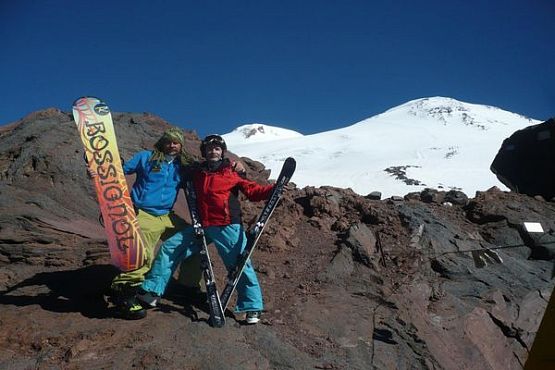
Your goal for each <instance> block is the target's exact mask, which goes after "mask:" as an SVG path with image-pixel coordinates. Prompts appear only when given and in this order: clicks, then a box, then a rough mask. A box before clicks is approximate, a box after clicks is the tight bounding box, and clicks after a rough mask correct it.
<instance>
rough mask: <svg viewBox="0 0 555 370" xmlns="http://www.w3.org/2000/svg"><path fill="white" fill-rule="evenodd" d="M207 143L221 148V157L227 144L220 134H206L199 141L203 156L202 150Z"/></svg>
mask: <svg viewBox="0 0 555 370" xmlns="http://www.w3.org/2000/svg"><path fill="white" fill-rule="evenodd" d="M208 144H213V145H216V146H219V147H220V148H222V157H223V154H224V152H225V151H226V150H227V145H226V143H225V140H224V138H223V137H221V136H220V135H208V136H207V137H205V138H204V139H203V140H202V142H201V143H200V153H201V154H202V156H203V157H205V153H204V151H205V150H206V146H207V145H208Z"/></svg>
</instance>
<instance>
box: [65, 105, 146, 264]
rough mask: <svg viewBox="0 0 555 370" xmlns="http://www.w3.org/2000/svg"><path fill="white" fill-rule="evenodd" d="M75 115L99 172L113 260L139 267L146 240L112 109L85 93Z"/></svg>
mask: <svg viewBox="0 0 555 370" xmlns="http://www.w3.org/2000/svg"><path fill="white" fill-rule="evenodd" d="M73 118H74V120H75V123H76V124H77V129H78V130H79V134H80V135H81V140H82V141H83V145H84V147H85V156H86V160H87V162H88V165H89V168H90V169H91V170H92V171H94V172H96V173H97V174H98V176H95V177H93V179H92V181H93V183H94V188H95V191H96V195H97V198H98V204H99V205H100V211H101V215H102V219H103V220H104V224H103V226H104V228H105V230H106V234H107V238H108V247H109V249H110V255H111V257H112V263H113V264H114V265H115V266H116V267H118V268H119V269H120V270H122V271H132V270H136V269H138V268H140V267H141V266H143V263H144V244H143V239H142V237H141V232H140V229H139V223H138V221H137V217H136V214H135V210H134V209H133V202H132V201H131V197H130V196H129V188H128V187H127V182H126V181H125V175H124V173H123V168H122V162H121V158H120V156H119V152H118V146H117V142H116V135H115V132H114V125H113V123H112V115H111V114H110V109H109V108H108V106H107V105H106V104H105V103H104V102H102V101H101V100H100V99H98V98H94V97H83V98H79V99H77V100H75V102H73Z"/></svg>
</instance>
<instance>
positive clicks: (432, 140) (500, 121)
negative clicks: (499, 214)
mask: <svg viewBox="0 0 555 370" xmlns="http://www.w3.org/2000/svg"><path fill="white" fill-rule="evenodd" d="M538 123H540V121H537V120H533V119H529V118H526V117H523V116H521V115H518V114H515V113H511V112H507V111H504V110H502V109H499V108H496V107H491V106H485V105H478V104H470V103H464V102H461V101H458V100H455V99H451V98H444V97H432V98H423V99H417V100H412V101H410V102H407V103H405V104H402V105H399V106H397V107H394V108H392V109H389V110H388V111H386V112H384V113H382V114H379V115H377V116H373V117H371V118H368V119H365V120H363V121H361V122H358V123H356V124H354V125H351V126H348V127H345V128H341V129H337V130H332V131H326V132H321V133H318V134H313V135H306V136H303V135H301V134H299V133H298V132H295V131H290V130H285V129H280V128H278V127H272V126H268V125H263V124H252V125H245V126H241V127H239V128H237V129H235V130H234V131H233V132H231V133H229V134H226V135H224V138H225V140H226V142H227V143H228V147H229V148H230V150H231V151H233V152H234V153H236V154H238V155H241V156H246V157H249V158H252V159H255V160H257V161H260V162H262V163H264V165H265V166H266V167H267V168H270V169H271V170H272V174H273V176H277V174H278V173H279V169H280V167H281V164H282V163H283V161H284V159H285V158H286V157H289V156H291V157H294V158H295V159H296V160H297V172H296V173H295V175H294V177H293V182H295V183H296V184H297V185H299V186H301V187H303V186H307V185H313V186H323V185H331V186H336V187H341V188H352V189H353V190H354V191H356V192H357V193H359V194H363V195H365V194H368V193H369V192H371V191H376V190H377V191H380V192H382V195H383V197H389V196H391V195H404V194H406V193H409V192H412V191H420V190H422V189H424V188H427V187H429V188H435V189H441V190H450V189H459V190H462V191H464V192H465V193H466V194H467V195H469V196H474V194H475V192H476V191H477V190H486V189H488V188H490V187H492V186H494V185H495V186H498V187H500V188H503V189H505V187H504V186H503V185H502V184H501V183H500V182H499V181H498V180H497V178H496V177H495V175H494V174H493V173H491V171H490V170H489V166H490V164H491V162H492V161H493V158H494V157H495V155H496V153H497V151H498V150H499V147H500V146H501V143H502V142H503V140H504V139H505V138H506V137H508V136H509V135H511V134H512V133H513V132H514V131H516V130H519V129H522V128H524V127H526V126H529V125H533V124H538Z"/></svg>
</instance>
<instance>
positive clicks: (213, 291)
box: [185, 180, 225, 328]
mask: <svg viewBox="0 0 555 370" xmlns="http://www.w3.org/2000/svg"><path fill="white" fill-rule="evenodd" d="M185 197H186V198H187V205H188V207H189V213H190V215H191V222H192V224H193V229H194V231H195V235H196V237H197V238H198V240H199V242H200V244H201V250H200V267H201V269H202V276H203V278H204V284H205V286H206V298H207V301H208V308H209V310H210V320H209V322H210V325H211V326H212V327H215V328H221V327H222V326H224V325H225V314H224V312H225V309H224V308H223V307H222V303H221V300H220V295H219V294H218V289H217V287H216V280H215V279H214V270H213V269H212V261H211V260H210V253H209V252H208V245H207V243H206V236H205V235H204V229H203V228H202V224H201V221H200V216H199V214H198V210H197V195H196V192H195V188H194V185H193V182H192V181H190V180H189V181H186V182H185Z"/></svg>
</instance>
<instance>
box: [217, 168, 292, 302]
mask: <svg viewBox="0 0 555 370" xmlns="http://www.w3.org/2000/svg"><path fill="white" fill-rule="evenodd" d="M296 166H297V164H296V162H295V160H294V159H293V158H291V157H289V158H287V159H286V160H285V163H284V164H283V167H282V168H281V172H280V174H279V176H278V178H277V180H276V184H275V186H274V189H273V190H272V193H271V195H270V198H269V199H268V200H267V201H266V204H265V205H264V208H263V209H262V212H261V213H260V215H259V216H258V219H257V220H256V223H255V224H254V227H253V228H252V229H251V230H250V231H249V233H248V235H247V245H246V246H245V250H244V251H243V252H242V253H241V254H240V255H239V256H238V258H237V263H236V265H235V266H234V267H233V268H232V269H230V270H229V271H228V274H227V278H226V285H225V288H224V290H223V291H222V294H221V296H220V301H221V302H222V308H223V310H224V311H225V309H226V308H227V305H228V303H229V299H230V298H231V295H232V294H233V292H234V291H235V288H236V287H237V283H238V282H239V279H240V278H241V274H242V273H243V270H244V269H245V266H246V264H247V262H248V261H249V258H250V257H251V255H252V252H253V251H254V248H255V247H256V244H257V243H258V240H259V239H260V236H261V235H262V232H263V231H264V227H265V226H266V224H267V223H268V220H269V219H270V217H271V216H272V213H273V212H274V210H275V209H276V206H277V205H278V202H279V200H280V199H281V197H282V195H283V189H284V187H285V185H287V183H288V182H289V180H291V177H292V176H293V173H294V172H295V168H296Z"/></svg>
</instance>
